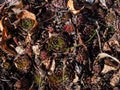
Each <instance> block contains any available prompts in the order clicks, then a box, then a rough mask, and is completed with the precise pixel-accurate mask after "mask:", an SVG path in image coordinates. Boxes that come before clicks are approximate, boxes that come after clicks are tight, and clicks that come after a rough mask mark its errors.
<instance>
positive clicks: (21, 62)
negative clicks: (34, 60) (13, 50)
mask: <svg viewBox="0 0 120 90" xmlns="http://www.w3.org/2000/svg"><path fill="white" fill-rule="evenodd" d="M14 64H15V66H16V68H17V69H18V70H19V71H22V72H28V71H29V70H30V68H31V60H30V58H29V57H28V56H27V55H20V56H18V57H17V58H16V59H15V61H14Z"/></svg>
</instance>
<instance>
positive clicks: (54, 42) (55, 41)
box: [46, 36, 67, 52]
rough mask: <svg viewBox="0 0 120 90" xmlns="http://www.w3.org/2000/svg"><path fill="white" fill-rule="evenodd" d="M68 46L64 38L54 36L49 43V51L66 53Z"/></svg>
mask: <svg viewBox="0 0 120 90" xmlns="http://www.w3.org/2000/svg"><path fill="white" fill-rule="evenodd" d="M66 46H67V43H66V40H65V39H64V38H63V37H62V36H53V37H51V38H50V39H49V40H48V41H47V47H46V49H47V50H48V51H51V50H52V51H58V52H61V51H64V50H65V48H66Z"/></svg>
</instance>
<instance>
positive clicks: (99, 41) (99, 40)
mask: <svg viewBox="0 0 120 90" xmlns="http://www.w3.org/2000/svg"><path fill="white" fill-rule="evenodd" d="M96 24H97V29H95V30H96V33H97V36H98V43H99V49H100V52H102V46H101V39H100V35H99V32H98V30H99V29H100V27H99V24H98V22H97V21H96Z"/></svg>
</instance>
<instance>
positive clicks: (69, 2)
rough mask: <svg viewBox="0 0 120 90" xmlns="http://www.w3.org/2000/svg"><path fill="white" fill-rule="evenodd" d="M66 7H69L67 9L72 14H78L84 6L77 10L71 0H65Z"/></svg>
mask: <svg viewBox="0 0 120 90" xmlns="http://www.w3.org/2000/svg"><path fill="white" fill-rule="evenodd" d="M67 7H68V8H69V10H70V11H71V12H72V13H73V14H78V13H79V12H80V11H81V10H82V9H83V8H84V7H82V8H81V9H79V10H76V9H75V7H74V1H73V0H69V1H68V2H67Z"/></svg>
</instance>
